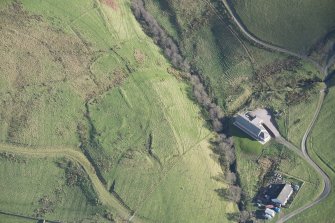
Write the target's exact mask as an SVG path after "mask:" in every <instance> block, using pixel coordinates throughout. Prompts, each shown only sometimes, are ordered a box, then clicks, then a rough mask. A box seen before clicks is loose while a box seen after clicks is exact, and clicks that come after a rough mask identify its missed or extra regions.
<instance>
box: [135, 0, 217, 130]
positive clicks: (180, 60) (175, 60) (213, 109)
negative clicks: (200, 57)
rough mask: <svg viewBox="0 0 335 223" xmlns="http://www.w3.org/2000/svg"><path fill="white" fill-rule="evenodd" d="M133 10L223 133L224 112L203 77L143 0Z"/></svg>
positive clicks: (214, 124)
mask: <svg viewBox="0 0 335 223" xmlns="http://www.w3.org/2000/svg"><path fill="white" fill-rule="evenodd" d="M131 8H132V10H133V13H134V15H135V17H136V19H137V20H138V21H139V22H140V23H141V25H142V27H143V28H144V30H145V31H146V33H147V34H148V35H149V36H151V37H152V38H153V40H154V42H155V43H156V44H157V45H159V46H160V47H161V48H162V49H163V51H164V54H165V56H166V57H167V58H168V59H169V60H170V61H171V63H172V65H173V66H174V67H175V68H177V69H180V70H182V71H184V72H186V73H187V78H188V79H189V80H190V83H191V84H192V87H193V93H194V96H195V98H196V100H197V101H198V102H199V103H200V104H201V105H202V106H203V108H204V109H205V110H206V111H207V112H208V116H209V118H210V120H211V122H212V126H213V129H214V130H215V131H216V132H221V131H222V122H221V120H222V118H223V112H222V110H221V108H220V107H219V106H217V105H216V104H215V103H214V102H212V99H211V98H210V97H209V95H208V94H207V92H206V88H205V86H204V85H203V83H202V81H201V79H200V78H201V75H199V74H198V73H197V72H195V71H192V69H191V66H190V64H189V63H188V62H187V60H186V59H184V57H183V56H182V54H181V52H180V50H179V47H178V46H177V44H176V43H175V42H174V41H173V39H172V38H170V37H169V36H168V35H167V34H166V32H165V31H164V30H163V29H162V28H161V26H160V25H159V24H158V23H157V21H156V20H155V18H154V17H153V16H152V15H150V13H149V12H147V10H146V9H145V6H144V3H143V1H142V0H133V1H132V6H131Z"/></svg>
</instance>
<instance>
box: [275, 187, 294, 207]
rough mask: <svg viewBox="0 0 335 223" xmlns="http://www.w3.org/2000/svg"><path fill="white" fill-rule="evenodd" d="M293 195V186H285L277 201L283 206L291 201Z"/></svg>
mask: <svg viewBox="0 0 335 223" xmlns="http://www.w3.org/2000/svg"><path fill="white" fill-rule="evenodd" d="M292 193H293V188H292V186H291V185H290V184H285V185H284V186H283V189H282V190H281V191H280V192H279V194H278V195H277V197H276V198H275V199H277V200H278V201H280V203H281V204H284V203H286V201H287V200H288V199H289V197H290V196H291V194H292Z"/></svg>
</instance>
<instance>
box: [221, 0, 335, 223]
mask: <svg viewBox="0 0 335 223" xmlns="http://www.w3.org/2000/svg"><path fill="white" fill-rule="evenodd" d="M222 3H223V4H224V6H225V8H226V9H227V11H228V13H229V14H230V16H231V18H232V20H233V21H234V23H235V24H236V25H237V27H238V28H239V29H240V31H241V32H242V33H243V34H244V35H245V36H246V37H247V38H249V39H250V40H251V41H253V42H255V43H257V44H259V45H261V46H263V47H265V48H268V49H270V50H274V51H278V52H282V53H285V54H288V55H291V56H295V57H298V58H300V59H304V60H307V61H310V62H311V63H313V64H314V65H315V66H316V67H317V68H318V69H319V70H320V71H321V72H322V73H324V74H325V75H324V76H325V79H326V78H327V75H328V68H329V67H330V66H331V64H332V63H333V62H335V61H333V60H335V58H334V57H335V56H333V57H332V58H331V60H330V61H329V63H328V64H327V65H325V66H321V65H320V64H319V63H318V62H317V61H315V60H313V59H311V58H308V57H307V56H306V55H302V54H298V53H295V52H292V51H290V50H288V49H285V48H283V47H280V46H276V45H273V44H271V43H267V42H265V41H263V40H261V39H259V38H257V37H256V36H254V35H253V34H251V33H250V32H249V31H248V30H247V28H246V27H245V26H244V25H243V24H242V23H241V22H240V20H239V19H238V17H237V16H236V15H235V13H234V11H233V9H232V7H231V5H230V3H229V0H222ZM326 91H327V87H325V88H324V89H322V90H321V91H320V97H319V102H318V106H317V108H316V110H315V113H314V116H313V118H312V120H311V122H310V124H309V126H308V128H307V129H306V132H305V134H304V136H303V139H302V141H301V150H299V149H298V148H297V147H295V146H294V145H293V144H291V143H290V142H288V141H287V140H285V139H284V138H282V137H278V138H277V139H276V140H277V141H278V142H279V143H281V144H283V145H285V146H286V147H288V148H289V149H290V150H292V151H294V152H295V153H297V154H298V155H299V156H300V157H301V158H303V159H304V160H306V161H307V162H308V163H309V165H311V166H312V167H313V168H314V169H315V171H316V172H318V174H320V176H321V177H322V179H323V182H324V187H323V191H322V193H321V194H320V195H319V196H318V197H317V198H316V199H315V200H314V201H313V202H311V203H309V204H307V205H305V206H303V207H300V208H298V209H297V210H295V211H293V212H291V213H289V214H287V215H285V216H283V217H282V218H280V219H279V220H278V221H277V223H283V222H286V221H287V220H289V219H291V218H293V217H294V216H296V215H298V214H300V213H301V212H303V211H305V210H307V209H309V208H311V207H313V206H314V205H317V204H318V203H320V202H321V201H322V200H324V199H325V198H326V197H327V196H328V195H329V193H330V191H331V181H330V179H329V177H328V176H327V174H326V173H325V172H324V171H323V170H322V169H321V168H320V166H318V165H317V164H316V163H315V162H314V161H313V160H312V159H311V157H310V156H309V154H308V152H307V145H306V142H307V138H308V136H309V134H310V132H311V130H312V129H313V126H314V124H315V122H316V120H317V118H318V116H319V114H320V110H321V107H322V104H323V101H324V98H325V93H326Z"/></svg>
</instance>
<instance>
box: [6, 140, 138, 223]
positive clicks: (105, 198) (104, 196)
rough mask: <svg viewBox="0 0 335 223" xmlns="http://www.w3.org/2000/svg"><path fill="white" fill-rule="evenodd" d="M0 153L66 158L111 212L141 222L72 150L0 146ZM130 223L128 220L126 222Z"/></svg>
mask: <svg viewBox="0 0 335 223" xmlns="http://www.w3.org/2000/svg"><path fill="white" fill-rule="evenodd" d="M0 152H9V153H15V154H20V155H24V156H38V157H66V158H69V159H71V160H73V161H75V162H77V163H79V164H80V165H81V166H82V168H83V169H84V170H85V172H86V173H87V175H88V177H89V178H90V180H91V182H92V184H93V187H94V189H95V191H96V193H97V194H98V197H99V200H100V201H101V202H102V203H103V204H104V205H106V206H107V207H109V208H111V209H112V210H116V211H117V214H118V215H119V216H120V217H122V218H123V219H129V218H131V221H133V222H141V221H140V219H138V218H137V217H135V216H132V213H131V211H130V210H128V209H127V208H126V207H124V206H123V205H122V204H121V203H120V201H119V200H118V199H117V198H115V197H114V196H113V195H112V194H111V193H110V192H109V191H108V190H107V189H106V188H105V186H104V185H103V184H102V182H101V181H100V179H99V177H98V176H97V174H96V172H95V170H94V167H93V166H92V164H91V163H90V161H89V160H88V159H87V158H86V156H85V155H84V154H83V153H82V152H80V151H78V150H75V149H73V148H29V147H24V146H17V145H11V144H4V143H1V144H0ZM128 222H130V220H128Z"/></svg>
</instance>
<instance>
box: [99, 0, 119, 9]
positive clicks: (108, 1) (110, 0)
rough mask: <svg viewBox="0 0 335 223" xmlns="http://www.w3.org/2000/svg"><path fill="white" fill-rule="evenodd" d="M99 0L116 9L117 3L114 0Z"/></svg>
mask: <svg viewBox="0 0 335 223" xmlns="http://www.w3.org/2000/svg"><path fill="white" fill-rule="evenodd" d="M101 2H102V3H103V4H105V5H107V6H109V7H111V8H112V9H114V10H117V9H118V4H117V2H116V0H101Z"/></svg>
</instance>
